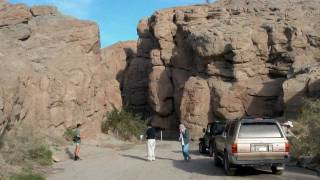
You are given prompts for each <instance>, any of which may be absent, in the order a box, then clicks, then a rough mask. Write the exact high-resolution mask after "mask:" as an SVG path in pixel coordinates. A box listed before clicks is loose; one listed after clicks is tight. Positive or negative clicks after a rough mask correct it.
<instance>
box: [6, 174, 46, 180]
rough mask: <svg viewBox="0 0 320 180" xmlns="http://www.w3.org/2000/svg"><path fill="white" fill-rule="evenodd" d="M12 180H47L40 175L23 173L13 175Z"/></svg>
mask: <svg viewBox="0 0 320 180" xmlns="http://www.w3.org/2000/svg"><path fill="white" fill-rule="evenodd" d="M10 180H45V178H44V177H43V176H41V175H39V174H34V173H21V174H14V175H12V176H11V177H10Z"/></svg>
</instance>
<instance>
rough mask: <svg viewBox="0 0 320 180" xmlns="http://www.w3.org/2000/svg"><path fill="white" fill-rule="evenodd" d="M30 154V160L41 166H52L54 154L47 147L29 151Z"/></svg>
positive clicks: (43, 146)
mask: <svg viewBox="0 0 320 180" xmlns="http://www.w3.org/2000/svg"><path fill="white" fill-rule="evenodd" d="M28 153H29V158H30V159H32V160H33V161H35V162H37V163H39V164H40V165H43V166H47V165H51V164H52V152H51V150H50V149H49V148H48V147H47V146H45V145H42V146H39V147H36V148H32V149H29V151H28Z"/></svg>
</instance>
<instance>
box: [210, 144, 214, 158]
mask: <svg viewBox="0 0 320 180" xmlns="http://www.w3.org/2000/svg"><path fill="white" fill-rule="evenodd" d="M209 156H210V157H212V156H213V146H212V145H211V144H210V145H209Z"/></svg>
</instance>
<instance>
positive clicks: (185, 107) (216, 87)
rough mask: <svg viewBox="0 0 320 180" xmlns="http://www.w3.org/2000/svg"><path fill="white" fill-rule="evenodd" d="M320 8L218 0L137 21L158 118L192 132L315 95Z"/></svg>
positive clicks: (274, 111)
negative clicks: (210, 123) (149, 67)
mask: <svg viewBox="0 0 320 180" xmlns="http://www.w3.org/2000/svg"><path fill="white" fill-rule="evenodd" d="M319 9H320V2H319V1H316V0H314V1H301V0H295V1H289V0H281V1H280V0H279V1H258V0H256V1H244V0H231V1H230V0H228V1H226V0H221V1H218V2H217V3H214V4H210V5H198V6H189V7H179V8H172V9H165V10H161V11H157V12H155V13H154V14H153V16H152V17H150V18H148V19H144V20H142V21H140V23H139V25H138V34H139V37H140V38H139V40H138V56H140V57H144V58H148V59H149V60H150V62H151V63H152V66H153V68H152V72H151V75H150V76H149V81H150V82H149V99H150V101H149V102H150V105H151V107H152V109H153V111H154V112H155V117H156V118H155V119H156V120H155V124H156V125H157V126H159V124H161V123H159V122H160V121H161V119H162V120H163V121H164V124H168V123H167V122H166V121H168V120H164V119H165V117H168V119H172V118H171V117H173V116H177V117H178V118H179V121H181V122H184V123H185V124H186V125H187V127H189V128H191V131H192V132H193V134H192V135H193V138H196V137H197V136H199V135H200V134H201V132H200V131H199V129H201V127H204V126H205V124H206V123H207V122H208V121H214V120H217V119H227V120H228V119H236V118H239V117H243V116H272V117H275V116H279V115H281V114H282V112H283V111H284V110H285V108H290V107H291V106H294V105H293V104H292V101H290V100H289V99H291V98H293V97H294V96H295V95H296V94H301V96H302V97H305V96H306V95H309V94H313V95H314V94H317V92H318V88H319V84H318V80H317V78H318V75H314V73H310V72H309V68H310V67H314V68H315V69H318V68H319V66H317V65H318V64H319V61H320V49H319V47H320V46H319V37H320V34H319V32H320V21H319V19H320V10H319ZM160 72H166V73H160ZM306 72H307V73H306ZM160 74H165V75H164V78H162V80H161V81H162V82H160V83H159V81H160V80H159V79H160V78H159V77H160ZM298 74H300V75H298ZM312 74H313V75H312ZM311 79H312V82H314V83H312V84H310V85H309V83H308V82H309V81H311ZM159 84H161V85H160V88H159ZM164 84H165V86H163V85H164ZM171 86H172V87H173V90H171V88H168V87H171ZM161 87H163V88H161ZM309 88H310V89H311V91H312V92H306V91H310V90H309ZM307 89H308V90H307ZM283 97H284V100H283ZM171 101H173V103H171ZM169 102H170V103H169ZM172 104H173V105H172ZM158 116H160V117H161V118H157V117H158ZM169 117H170V118H169ZM173 124H174V123H173ZM171 128H173V129H174V128H176V127H171Z"/></svg>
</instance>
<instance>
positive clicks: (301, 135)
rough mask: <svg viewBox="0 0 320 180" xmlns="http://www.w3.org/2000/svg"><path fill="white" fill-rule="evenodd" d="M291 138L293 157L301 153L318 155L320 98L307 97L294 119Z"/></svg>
mask: <svg viewBox="0 0 320 180" xmlns="http://www.w3.org/2000/svg"><path fill="white" fill-rule="evenodd" d="M292 131H293V133H294V134H295V135H296V136H297V138H291V143H292V148H291V153H292V155H293V156H294V157H299V156H301V155H314V156H319V155H320V151H319V149H320V99H307V100H305V103H304V105H303V107H302V108H301V110H300V115H299V116H298V118H297V120H296V121H295V126H294V128H293V130H292Z"/></svg>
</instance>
